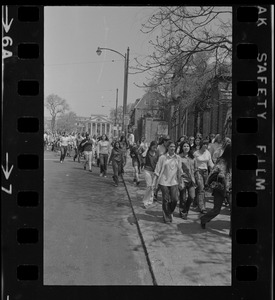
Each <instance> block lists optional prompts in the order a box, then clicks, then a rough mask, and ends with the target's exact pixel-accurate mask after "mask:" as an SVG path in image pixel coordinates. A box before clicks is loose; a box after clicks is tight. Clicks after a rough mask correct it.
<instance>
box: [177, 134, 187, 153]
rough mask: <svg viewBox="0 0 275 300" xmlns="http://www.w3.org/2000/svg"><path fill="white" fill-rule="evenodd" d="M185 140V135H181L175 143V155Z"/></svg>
mask: <svg viewBox="0 0 275 300" xmlns="http://www.w3.org/2000/svg"><path fill="white" fill-rule="evenodd" d="M186 140H187V136H186V135H182V136H181V137H180V138H179V139H178V140H177V141H176V154H179V152H180V147H181V144H182V143H183V142H185V141H186Z"/></svg>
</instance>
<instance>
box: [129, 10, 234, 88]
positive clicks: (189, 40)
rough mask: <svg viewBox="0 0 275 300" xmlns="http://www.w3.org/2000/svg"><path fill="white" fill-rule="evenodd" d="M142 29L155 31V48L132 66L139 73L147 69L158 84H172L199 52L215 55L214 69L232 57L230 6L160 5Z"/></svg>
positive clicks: (147, 32) (213, 56)
mask: <svg viewBox="0 0 275 300" xmlns="http://www.w3.org/2000/svg"><path fill="white" fill-rule="evenodd" d="M141 31H142V32H144V33H145V34H151V33H153V32H154V33H155V35H156V38H155V40H150V44H151V45H153V47H154V49H155V52H153V53H152V54H150V55H149V56H147V57H146V58H145V59H144V60H143V61H141V60H140V59H136V66H135V67H133V68H132V69H134V70H135V72H136V73H139V72H145V71H147V72H148V74H149V76H151V80H152V77H153V78H154V81H155V84H156V85H158V86H167V85H168V86H169V84H170V83H171V78H172V77H173V76H174V74H175V72H180V71H181V72H183V71H186V70H187V69H188V68H191V69H192V68H193V65H194V64H196V61H195V57H196V54H198V53H207V55H206V56H209V58H210V57H211V58H212V61H213V62H214V64H212V67H213V68H214V70H215V69H216V68H217V66H218V65H219V64H224V63H225V62H228V61H230V60H231V55H232V9H231V8H227V7H213V6H211V7H182V6H181V7H179V6H177V7H161V8H159V10H158V11H157V12H156V13H154V14H153V15H152V16H151V17H150V18H149V19H148V21H147V22H146V23H145V24H143V25H142V29H141ZM180 79H181V78H180V77H178V80H180ZM174 82H175V78H174ZM143 85H144V86H146V83H143ZM166 89H167V88H166Z"/></svg>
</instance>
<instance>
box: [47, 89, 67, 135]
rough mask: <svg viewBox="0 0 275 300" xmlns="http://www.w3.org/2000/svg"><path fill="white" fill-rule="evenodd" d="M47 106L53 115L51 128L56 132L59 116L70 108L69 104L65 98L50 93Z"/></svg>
mask: <svg viewBox="0 0 275 300" xmlns="http://www.w3.org/2000/svg"><path fill="white" fill-rule="evenodd" d="M45 107H46V108H47V109H48V111H49V113H50V115H51V116H52V120H51V129H52V132H55V126H56V118H57V116H58V115H60V114H64V113H65V112H66V111H67V110H69V105H68V103H67V102H66V100H65V99H62V98H61V97H59V96H58V95H55V94H50V95H49V96H48V97H47V98H46V102H45Z"/></svg>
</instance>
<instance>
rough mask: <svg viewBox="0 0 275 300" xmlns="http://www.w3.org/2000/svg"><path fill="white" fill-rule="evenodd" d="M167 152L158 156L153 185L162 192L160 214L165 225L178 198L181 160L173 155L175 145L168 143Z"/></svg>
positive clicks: (170, 217) (170, 220)
mask: <svg viewBox="0 0 275 300" xmlns="http://www.w3.org/2000/svg"><path fill="white" fill-rule="evenodd" d="M167 146H168V152H167V153H166V154H164V155H162V156H160V158H159V160H158V163H157V165H156V169H155V177H154V182H153V185H154V186H156V185H158V184H159V186H160V189H161V192H162V214H163V221H164V222H165V223H167V222H172V220H173V212H174V210H175V208H176V206H177V202H178V198H179V184H181V176H182V168H181V159H180V157H179V155H177V154H176V153H175V150H176V145H175V143H174V142H172V141H169V142H168V145H167Z"/></svg>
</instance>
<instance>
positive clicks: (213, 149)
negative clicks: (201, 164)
mask: <svg viewBox="0 0 275 300" xmlns="http://www.w3.org/2000/svg"><path fill="white" fill-rule="evenodd" d="M221 148H222V136H221V135H220V134H217V135H216V136H215V139H214V142H213V143H210V144H209V146H208V151H209V152H210V154H211V158H212V161H213V162H214V163H216V161H217V159H218V158H219V157H220V156H221Z"/></svg>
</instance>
